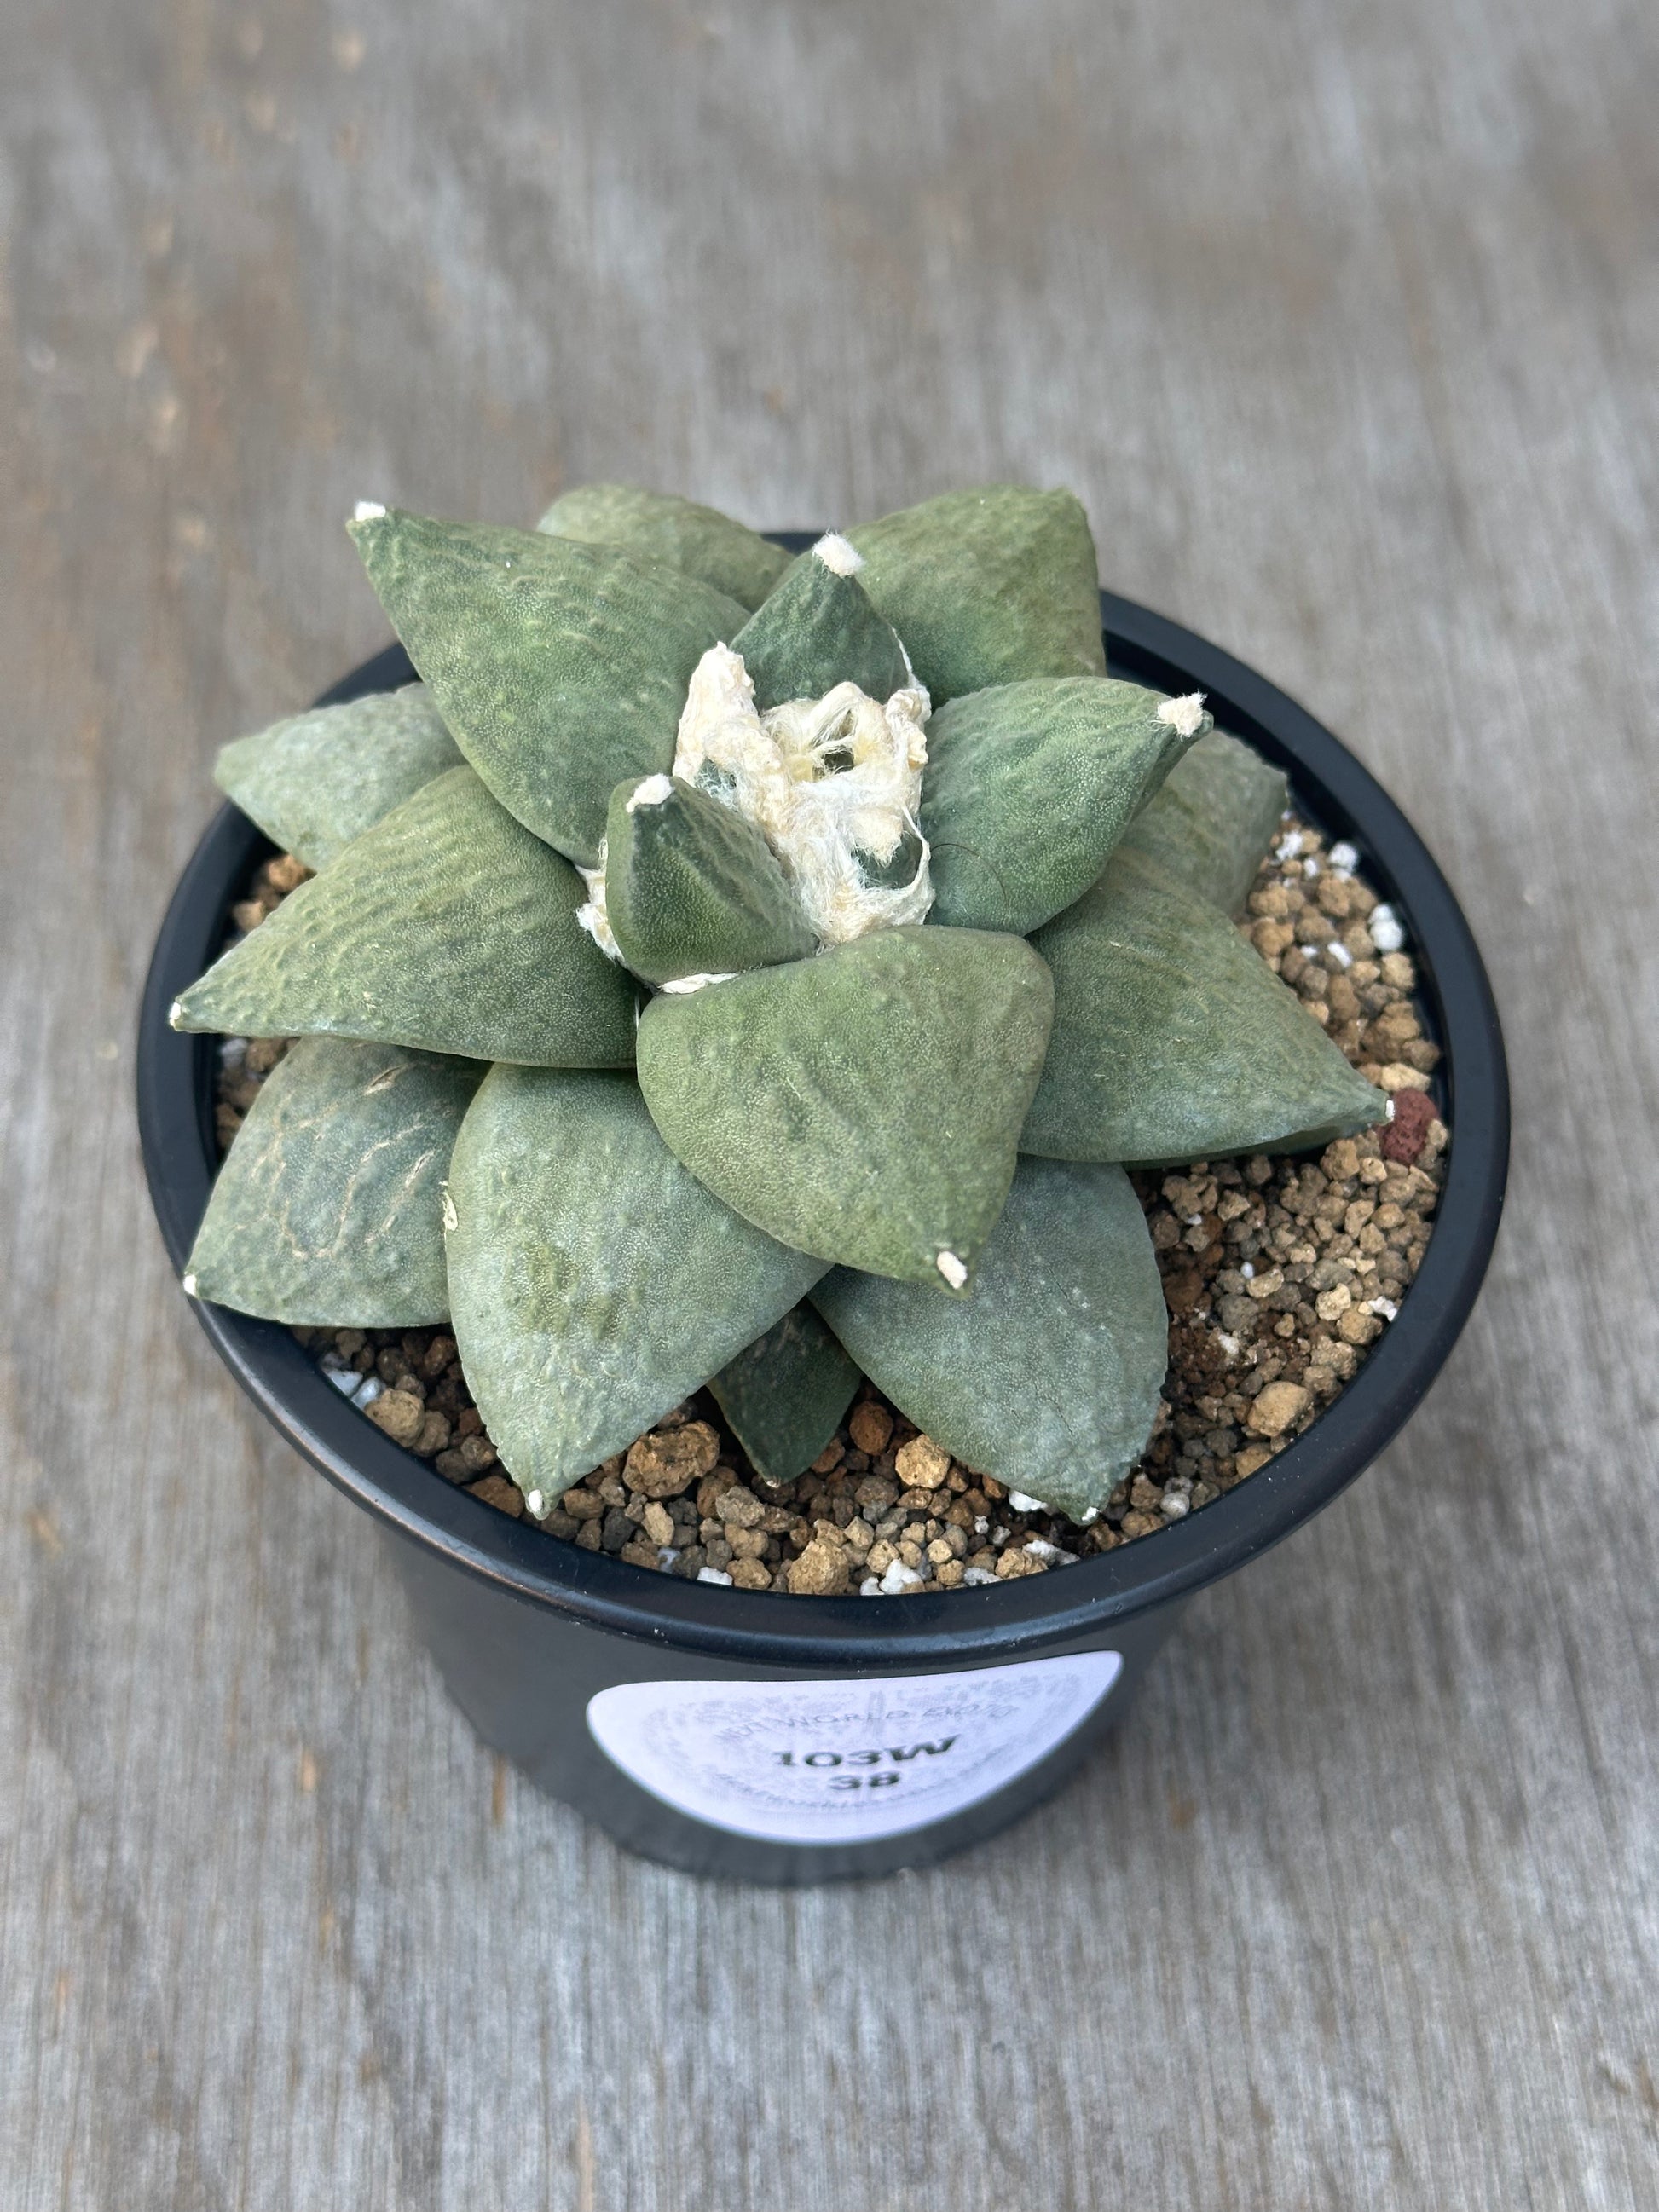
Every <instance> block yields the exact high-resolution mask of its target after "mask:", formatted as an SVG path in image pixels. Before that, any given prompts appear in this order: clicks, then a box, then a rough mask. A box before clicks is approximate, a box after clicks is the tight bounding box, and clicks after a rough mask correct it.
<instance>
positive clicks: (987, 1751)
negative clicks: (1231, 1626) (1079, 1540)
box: [587, 1651, 1123, 1844]
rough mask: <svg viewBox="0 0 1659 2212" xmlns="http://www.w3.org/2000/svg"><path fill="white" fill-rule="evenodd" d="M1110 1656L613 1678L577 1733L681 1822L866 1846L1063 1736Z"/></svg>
mask: <svg viewBox="0 0 1659 2212" xmlns="http://www.w3.org/2000/svg"><path fill="white" fill-rule="evenodd" d="M1122 1666H1123V1661H1122V1658H1121V1655H1120V1654H1119V1653H1117V1652H1115V1651H1077V1652H1072V1653H1068V1654H1067V1655H1066V1656H1064V1657H1062V1658H1058V1659H1027V1660H1021V1661H1019V1662H1018V1663H1017V1664H1015V1665H1013V1666H1011V1667H982V1668H975V1669H974V1670H973V1671H972V1672H971V1673H968V1674H899V1675H891V1676H888V1677H885V1678H865V1679H860V1680H854V1681H839V1682H824V1681H806V1682H619V1683H617V1686H615V1687H614V1688H612V1689H609V1690H601V1691H600V1692H599V1695H598V1696H597V1697H595V1698H593V1699H591V1700H590V1702H589V1705H588V1708H587V1725H588V1727H589V1729H591V1730H592V1735H593V1737H594V1739H595V1741H597V1742H598V1744H599V1747H600V1749H601V1750H603V1751H605V1752H606V1753H609V1755H610V1756H611V1758H612V1759H615V1761H616V1763H617V1765H618V1766H620V1767H621V1769H622V1770H623V1773H624V1774H626V1775H628V1776H629V1777H630V1778H632V1779H633V1780H634V1781H635V1782H637V1783H638V1784H640V1786H641V1789H644V1790H649V1791H650V1792H651V1794H652V1796H653V1797H660V1798H661V1799H663V1800H664V1802H665V1803H667V1804H670V1805H672V1806H673V1807H675V1808H676V1809H677V1810H678V1811H679V1812H682V1813H689V1814H690V1816H691V1818H692V1819H693V1820H706V1821H708V1823H709V1824H710V1826H713V1827H716V1828H725V1829H727V1830H729V1831H730V1832H732V1834H734V1835H739V1836H757V1837H760V1838H763V1839H764V1840H765V1841H767V1842H770V1843H784V1844H828V1843H839V1842H847V1843H867V1842H870V1841H872V1840H873V1839H874V1838H877V1837H881V1836H896V1835H902V1833H903V1832H905V1830H906V1829H908V1828H921V1827H925V1826H927V1825H928V1823H929V1822H931V1821H934V1820H947V1819H948V1818H949V1817H950V1815H951V1814H952V1813H960V1812H962V1811H963V1809H964V1808H966V1807H968V1806H969V1805H976V1804H977V1803H978V1802H979V1801H980V1800H981V1798H982V1797H988V1796H991V1795H992V1793H993V1792H994V1790H1000V1789H1002V1788H1004V1787H1005V1786H1006V1784H1008V1783H1010V1782H1012V1781H1013V1780H1015V1779H1016V1778H1017V1777H1018V1776H1019V1775H1022V1774H1024V1773H1025V1772H1026V1771H1027V1770H1028V1769H1029V1768H1030V1767H1033V1766H1035V1765H1036V1763H1037V1761H1038V1760H1039V1759H1043V1758H1046V1757H1047V1755H1048V1753H1049V1752H1051V1751H1052V1750H1053V1749H1054V1747H1055V1745H1056V1744H1058V1743H1060V1742H1061V1741H1063V1740H1064V1739H1065V1738H1066V1736H1068V1735H1070V1734H1071V1733H1072V1731H1073V1729H1074V1728H1076V1727H1077V1726H1078V1725H1079V1723H1080V1722H1082V1721H1083V1720H1085V1718H1086V1717H1088V1715H1089V1714H1090V1713H1091V1712H1092V1711H1094V1709H1095V1707H1096V1706H1097V1705H1098V1704H1099V1703H1100V1701H1101V1699H1103V1697H1104V1696H1105V1695H1106V1693H1107V1692H1108V1691H1109V1689H1110V1688H1111V1686H1112V1685H1113V1683H1114V1682H1115V1680H1117V1677H1118V1675H1119V1674H1120V1673H1121V1669H1122Z"/></svg>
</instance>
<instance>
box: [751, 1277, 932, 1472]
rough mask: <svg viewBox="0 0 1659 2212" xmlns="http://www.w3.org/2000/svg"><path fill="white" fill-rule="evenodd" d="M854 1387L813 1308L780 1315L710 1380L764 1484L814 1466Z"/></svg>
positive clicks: (854, 1376) (848, 1367)
mask: <svg viewBox="0 0 1659 2212" xmlns="http://www.w3.org/2000/svg"><path fill="white" fill-rule="evenodd" d="M917 1295H918V1296H926V1295H927V1294H926V1293H925V1292H918V1293H917ZM933 1303H934V1304H940V1305H942V1304H944V1303H945V1301H944V1300H943V1299H942V1298H941V1299H936V1300H934V1301H933ZM858 1387H859V1370H858V1369H857V1368H856V1367H854V1364H853V1363H852V1361H851V1360H850V1359H849V1358H848V1357H847V1354H846V1353H845V1352H843V1351H842V1348H841V1346H840V1345H839V1344H837V1343H836V1340H835V1338H834V1337H833V1336H832V1335H831V1334H829V1330H828V1329H827V1328H825V1327H824V1325H823V1322H821V1321H820V1320H819V1319H818V1317H817V1314H815V1313H814V1312H813V1310H812V1309H811V1306H810V1305H799V1306H797V1307H796V1308H795V1310H794V1311H793V1313H787V1314H785V1316H784V1317H783V1319H782V1320H781V1322H778V1323H777V1324H776V1326H775V1328H769V1329H768V1330H767V1332H766V1334H765V1335H764V1336H760V1337H757V1338H756V1340H755V1341H754V1342H753V1344H751V1345H750V1346H747V1347H746V1348H745V1349H744V1351H742V1352H739V1353H738V1356H737V1358H735V1359H733V1360H730V1361H728V1362H727V1364H726V1365H725V1366H724V1367H722V1368H721V1370H720V1373H719V1374H718V1375H714V1376H710V1377H709V1382H708V1388H709V1389H710V1390H712V1391H713V1392H714V1402H715V1403H716V1405H718V1406H719V1407H720V1411H721V1413H724V1414H725V1416H726V1425H727V1426H728V1427H729V1428H730V1429H731V1431H732V1434H733V1435H734V1436H735V1437H737V1440H738V1443H740V1444H741V1445H742V1446H743V1448H744V1451H745V1452H747V1453H748V1455H749V1459H750V1465H751V1466H752V1467H753V1468H754V1469H755V1472H756V1473H757V1474H761V1475H764V1477H765V1478H766V1480H768V1481H769V1482H793V1480H794V1479H795V1477H796V1476H797V1475H798V1474H801V1473H802V1472H803V1471H804V1470H805V1468H809V1467H811V1464H812V1462H813V1461H814V1460H815V1459H816V1458H817V1455H818V1454H819V1453H820V1452H821V1451H822V1450H823V1448H824V1446H825V1445H826V1444H827V1443H829V1439H830V1437H833V1436H834V1435H835V1433H836V1428H837V1427H838V1426H839V1425H840V1422H841V1417H842V1414H843V1413H845V1412H846V1411H847V1408H848V1406H850V1405H851V1404H852V1402H853V1393H854V1390H856V1389H858Z"/></svg>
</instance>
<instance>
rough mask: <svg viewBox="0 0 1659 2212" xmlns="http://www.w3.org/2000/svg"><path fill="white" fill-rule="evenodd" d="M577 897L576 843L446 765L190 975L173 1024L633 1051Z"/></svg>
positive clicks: (623, 1054)
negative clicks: (527, 821) (569, 848)
mask: <svg viewBox="0 0 1659 2212" xmlns="http://www.w3.org/2000/svg"><path fill="white" fill-rule="evenodd" d="M583 898H584V892H583V888H582V883H581V878H580V877H579V876H578V875H577V873H576V872H575V870H574V868H573V867H572V866H570V865H569V863H568V861H566V860H561V859H560V858H559V856H558V854H556V853H555V852H553V851H552V850H551V849H550V848H549V847H548V846H546V845H544V844H543V843H542V842H541V840H540V839H539V838H538V837H534V836H532V835H531V833H530V831H529V830H528V829H525V828H524V827H523V825H522V824H521V823H517V822H515V821H514V820H513V817H512V816H511V815H510V814H509V813H508V812H507V810H506V808H505V807H503V806H498V805H496V803H495V800H494V799H492V798H491V797H490V795H489V793H488V792H487V791H486V790H485V789H484V787H483V784H482V783H480V782H479V781H478V779H477V776H476V775H473V773H472V771H471V769H470V768H457V769H451V770H450V771H449V773H448V775H441V776H439V777H437V778H436V779H435V781H433V782H431V783H428V784H427V785H426V786H425V787H424V788H423V789H422V790H420V791H417V792H416V794H415V796H414V797H413V799H405V800H404V803H403V805H401V806H398V807H394V808H393V810H392V812H391V813H390V814H388V815H387V816H386V818H385V820H384V821H381V822H377V823H375V825H374V828H373V829H368V830H365V831H364V833H363V835H362V836H361V837H359V838H358V839H357V840H356V842H355V843H354V844H350V845H348V846H347V847H346V848H345V850H344V852H343V853H342V854H340V856H339V858H338V859H337V860H334V861H332V862H331V864H330V866H328V867H326V868H325V869H324V871H323V872H322V874H321V875H319V876H313V878H312V879H311V881H310V882H309V883H307V884H301V886H300V888H299V890H297V891H294V892H292V893H291V894H290V895H289V896H288V897H287V898H286V899H284V900H283V903H282V905H281V906H279V907H278V908H276V912H275V913H274V914H272V915H269V916H268V917H267V918H266V920H265V921H262V922H261V923H260V924H259V927H258V928H257V929H256V930H254V931H253V933H252V935H251V936H248V937H245V938H244V939H242V941H241V942H240V944H239V945H234V946H233V947H232V949H231V950H230V951H228V952H227V953H226V954H225V955H224V957H223V958H222V959H221V960H220V961H219V962H218V963H216V965H215V966H213V967H212V968H210V969H209V970H208V972H207V974H206V975H204V976H203V977H202V979H201V981H199V982H197V983H192V984H191V987H190V989H189V990H188V991H186V992H185V995H184V997H183V998H182V999H181V1000H179V1003H178V1005H177V1006H175V1007H174V1009H173V1026H174V1028H175V1029H184V1030H222V1031H223V1032H224V1033H226V1034H227V1035H229V1036H301V1035H308V1034H312V1033H324V1034H327V1035H329V1036H348V1037H373V1038H377V1039H380V1040H381V1041H383V1042H386V1043H389V1044H405V1045H413V1046H416V1047H418V1048H420V1049H422V1050H423V1051H428V1052H453V1053H459V1054H463V1055H464V1056H465V1057H466V1058H468V1059H471V1060H527V1061H530V1062H532V1063H533V1064H535V1065H538V1066H554V1067H625V1066H627V1065H628V1064H629V1061H630V1060H632V1059H633V1056H634V1010H635V1004H636V1002H637V994H636V993H635V987H634V984H633V981H632V980H631V979H630V978H629V976H628V975H626V974H625V973H624V972H623V969H620V968H618V967H617V964H616V963H615V962H614V961H611V960H607V959H606V958H605V955H604V954H603V953H602V952H601V951H599V948H598V946H597V945H595V944H594V943H593V941H592V939H591V938H590V937H589V936H588V935H587V934H586V932H585V931H584V930H583V929H582V928H581V927H580V925H579V923H578V922H577V920H576V909H577V908H579V907H580V905H581V904H582V902H583Z"/></svg>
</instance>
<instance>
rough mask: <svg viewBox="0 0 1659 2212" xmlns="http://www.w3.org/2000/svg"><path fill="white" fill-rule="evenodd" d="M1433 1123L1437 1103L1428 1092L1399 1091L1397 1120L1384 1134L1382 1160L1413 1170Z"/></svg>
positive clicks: (1396, 1094)
mask: <svg viewBox="0 0 1659 2212" xmlns="http://www.w3.org/2000/svg"><path fill="white" fill-rule="evenodd" d="M1433 1119H1434V1101H1433V1099H1432V1098H1431V1097H1430V1096H1429V1094H1428V1092H1427V1091H1395V1094H1394V1119H1393V1121H1390V1122H1389V1126H1388V1127H1387V1128H1386V1129H1385V1130H1384V1131H1383V1139H1382V1152H1383V1158H1384V1159H1385V1160H1398V1161H1399V1162H1400V1164H1401V1166H1402V1167H1407V1168H1408V1167H1411V1166H1412V1165H1413V1164H1414V1163H1415V1161H1416V1158H1417V1156H1418V1154H1419V1152H1421V1151H1422V1149H1423V1146H1424V1143H1425V1139H1427V1137H1428V1133H1429V1124H1430V1122H1431V1121H1433Z"/></svg>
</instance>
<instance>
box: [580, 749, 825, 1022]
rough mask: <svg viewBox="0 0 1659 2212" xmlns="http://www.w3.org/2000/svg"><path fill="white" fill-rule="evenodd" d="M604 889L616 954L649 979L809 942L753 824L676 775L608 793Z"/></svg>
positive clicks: (730, 966)
mask: <svg viewBox="0 0 1659 2212" xmlns="http://www.w3.org/2000/svg"><path fill="white" fill-rule="evenodd" d="M605 910H606V915H607V918H608V919H609V921H610V923H611V933H612V934H613V935H614V937H615V938H616V940H617V945H619V946H620V947H621V950H622V956H623V959H624V960H625V961H626V962H627V963H628V964H629V967H630V968H631V969H633V971H634V973H635V975H643V976H644V978H645V979H646V981H647V982H648V983H671V982H674V981H677V980H678V978H680V977H681V976H684V975H735V974H736V973H737V972H738V970H739V969H744V968H763V967H766V966H768V965H769V964H770V963H772V962H774V961H778V960H799V959H801V958H803V957H805V955H806V954H808V953H810V952H811V951H813V950H814V949H815V947H816V945H817V939H815V938H814V936H813V934H812V932H811V927H810V926H809V924H808V922H807V920H806V916H805V913H804V912H803V911H802V909H801V903H800V901H799V899H798V898H797V897H796V896H795V893H794V891H793V890H792V889H791V887H790V884H789V883H788V881H787V878H786V877H785V875H784V872H783V870H782V869H781V867H780V866H778V863H777V860H776V859H775V856H774V854H773V852H772V848H771V847H770V846H769V844H768V843H767V842H766V840H765V838H764V837H763V836H762V835H761V833H760V831H759V830H758V829H757V828H756V827H755V825H754V823H752V822H750V821H749V820H748V819H747V818H746V817H744V815H741V814H739V813H738V811H737V810H736V809H735V808H734V807H731V806H724V805H721V804H720V800H719V799H711V798H710V797H709V796H708V793H707V792H704V791H699V790H697V789H696V787H694V786H693V785H691V784H689V783H684V782H681V781H679V780H678V778H671V777H669V776H665V775H658V776H647V778H646V779H645V780H644V781H642V782H640V783H621V784H618V785H617V788H616V790H615V791H614V792H613V793H611V813H610V817H609V820H608V822H607V823H606V825H605Z"/></svg>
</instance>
